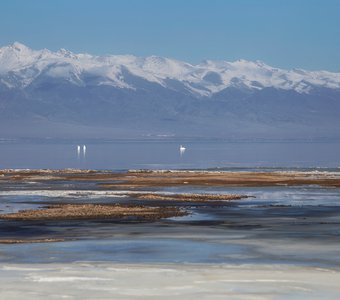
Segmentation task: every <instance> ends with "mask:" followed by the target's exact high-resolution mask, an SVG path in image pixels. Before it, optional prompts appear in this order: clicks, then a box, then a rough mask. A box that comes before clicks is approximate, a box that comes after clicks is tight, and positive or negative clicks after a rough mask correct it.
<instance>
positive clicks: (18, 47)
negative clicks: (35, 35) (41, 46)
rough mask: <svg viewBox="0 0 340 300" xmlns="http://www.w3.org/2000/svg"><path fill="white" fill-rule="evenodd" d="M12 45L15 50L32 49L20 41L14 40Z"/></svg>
mask: <svg viewBox="0 0 340 300" xmlns="http://www.w3.org/2000/svg"><path fill="white" fill-rule="evenodd" d="M10 47H11V48H13V49H14V50H16V51H20V52H22V51H27V50H31V48H29V47H27V46H26V45H24V44H22V43H19V42H14V43H13V44H12V45H11V46H10Z"/></svg>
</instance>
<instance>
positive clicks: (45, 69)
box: [0, 42, 340, 97]
mask: <svg viewBox="0 0 340 300" xmlns="http://www.w3.org/2000/svg"><path fill="white" fill-rule="evenodd" d="M131 76H132V77H133V78H139V79H142V80H146V81H148V82H151V83H155V84H158V85H161V86H162V87H164V88H169V89H172V90H178V91H182V92H183V90H184V91H186V92H189V93H190V94H193V95H195V96H198V97H200V96H212V95H213V94H215V93H218V92H220V91H222V90H224V89H226V88H228V87H232V86H235V87H238V88H244V89H256V90H261V89H263V88H267V87H273V88H276V89H283V90H294V91H296V92H298V93H309V92H310V91H311V90H312V89H313V87H325V88H331V89H340V73H331V72H327V71H313V72H311V71H305V70H301V69H293V70H284V69H279V68H274V67H271V66H269V65H267V64H265V63H263V62H261V61H255V62H252V61H246V60H237V61H235V62H226V61H205V62H202V63H200V64H197V65H191V64H189V63H186V62H182V61H178V60H175V59H169V58H163V57H158V56H149V57H136V56H133V55H108V56H94V55H90V54H74V53H72V52H70V51H68V50H65V49H60V50H59V51H57V52H52V51H50V50H47V49H43V50H32V49H30V48H29V47H27V46H25V45H23V44H20V43H18V42H16V43H14V44H12V45H9V46H5V47H2V48H0V82H1V83H2V84H4V85H5V86H7V87H8V88H21V89H24V88H26V87H28V86H30V85H31V84H32V83H33V82H34V81H35V80H36V79H38V78H42V77H43V78H57V79H64V80H67V81H68V82H70V83H72V84H76V85H79V86H86V85H89V84H96V85H109V86H114V87H117V88H126V89H138V87H137V86H136V85H135V83H134V80H131ZM89 78H91V80H92V81H91V82H90V81H89ZM93 78H96V80H95V81H93ZM174 81H175V82H177V84H173V82H174ZM178 83H179V84H178Z"/></svg>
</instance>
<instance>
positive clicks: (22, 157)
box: [0, 140, 340, 170]
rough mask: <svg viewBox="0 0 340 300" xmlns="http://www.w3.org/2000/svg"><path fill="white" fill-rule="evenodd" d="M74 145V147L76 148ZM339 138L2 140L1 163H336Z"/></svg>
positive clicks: (195, 165) (126, 165) (114, 166)
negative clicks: (320, 141) (288, 140)
mask: <svg viewBox="0 0 340 300" xmlns="http://www.w3.org/2000/svg"><path fill="white" fill-rule="evenodd" d="M75 149H76V151H75ZM338 166H340V143H339V142H327V143H311V142H310V143H308V142H294V143H293V142H225V141H219V142H216V141H209V142H208V141H200V140H191V141H187V142H185V145H184V144H182V142H180V141H110V142H95V143H94V142H86V145H85V144H79V143H72V142H67V143H60V142H59V143H58V142H53V141H49V142H48V143H47V142H39V143H37V142H35V143H33V142H25V143H19V142H13V143H8V142H2V143H0V168H54V169H58V168H90V169H114V170H119V169H133V168H136V169H139V168H151V169H180V168H184V169H197V168H202V169H205V168H223V167H226V168H230V167H338Z"/></svg>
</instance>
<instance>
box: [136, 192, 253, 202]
mask: <svg viewBox="0 0 340 300" xmlns="http://www.w3.org/2000/svg"><path fill="white" fill-rule="evenodd" d="M134 196H135V197H136V198H138V199H146V200H175V201H183V202H207V201H231V200H240V199H243V198H249V196H246V195H233V194H229V195H221V194H169V195H167V194H156V193H143V194H135V195H134Z"/></svg>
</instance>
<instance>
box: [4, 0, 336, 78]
mask: <svg viewBox="0 0 340 300" xmlns="http://www.w3.org/2000/svg"><path fill="white" fill-rule="evenodd" d="M14 41H19V42H22V43H24V44H27V45H28V46H30V47H32V48H35V49H39V48H49V49H52V50H57V49H59V48H66V49H69V50H72V51H74V52H90V53H93V54H109V53H110V54H135V55H138V56H148V55H152V54H154V55H160V56H166V57H173V58H177V59H181V60H185V61H189V62H192V63H197V62H200V61H202V60H204V59H213V60H229V61H230V60H236V59H239V58H243V59H248V60H257V59H259V60H263V61H265V62H267V63H269V64H271V65H274V66H277V67H283V68H294V67H297V68H304V69H314V70H320V69H326V70H330V71H337V72H340V1H337V0H333V1H332V0H286V1H279V0H257V1H255V0H229V1H228V0H205V1H203V0H171V1H170V0H168V1H167V0H145V1H141V0H116V1H115V0H111V1H110V0H96V1H94V0H92V1H89V0H58V1H46V0H34V1H25V0H21V1H20V0H4V1H1V3H0V46H4V45H7V44H11V43H13V42H14Z"/></svg>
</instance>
